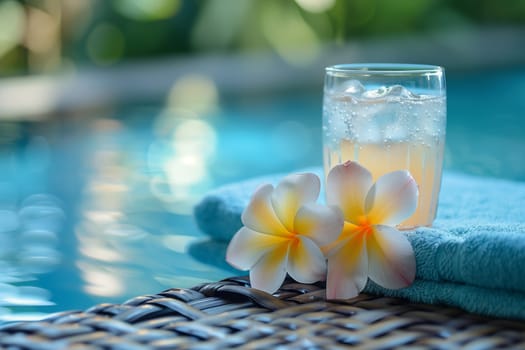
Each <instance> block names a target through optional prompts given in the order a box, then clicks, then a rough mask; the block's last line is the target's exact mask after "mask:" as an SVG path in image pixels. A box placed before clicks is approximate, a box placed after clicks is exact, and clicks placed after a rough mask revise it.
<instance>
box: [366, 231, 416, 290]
mask: <svg viewBox="0 0 525 350" xmlns="http://www.w3.org/2000/svg"><path fill="white" fill-rule="evenodd" d="M373 231H374V232H373V234H371V235H369V236H368V238H367V250H368V274H369V276H370V278H371V279H372V280H373V281H374V282H376V283H377V284H379V285H380V286H382V287H385V288H389V289H398V288H403V287H407V286H409V285H410V284H411V283H412V282H413V281H414V278H415V275H416V258H415V256H414V250H413V249H412V246H411V245H410V242H409V241H408V239H407V238H406V237H405V235H403V234H402V233H401V232H399V231H398V230H396V229H395V228H392V227H389V226H381V225H377V226H374V227H373Z"/></svg>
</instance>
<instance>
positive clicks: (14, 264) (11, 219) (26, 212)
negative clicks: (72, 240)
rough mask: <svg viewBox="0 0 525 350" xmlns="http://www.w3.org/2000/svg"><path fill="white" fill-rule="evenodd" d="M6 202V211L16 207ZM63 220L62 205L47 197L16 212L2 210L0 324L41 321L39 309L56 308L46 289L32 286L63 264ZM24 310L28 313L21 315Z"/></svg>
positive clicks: (33, 199)
mask: <svg viewBox="0 0 525 350" xmlns="http://www.w3.org/2000/svg"><path fill="white" fill-rule="evenodd" d="M3 200H4V201H3V203H2V204H3V207H13V206H15V203H16V202H11V203H10V204H8V203H6V197H3ZM64 220H65V214H64V211H63V210H62V208H61V203H60V201H59V200H58V199H57V198H55V197H53V196H51V195H48V194H36V195H31V196H29V197H27V198H26V199H24V200H23V201H22V202H21V204H20V205H19V206H18V207H17V208H14V209H0V322H1V321H9V320H11V319H14V318H16V319H36V318H40V317H42V315H43V314H42V313H41V312H39V311H38V307H39V306H48V305H52V304H53V302H52V301H51V297H52V296H51V294H50V293H49V292H48V291H47V290H46V289H43V288H40V287H37V286H33V285H32V284H33V283H34V284H38V283H37V282H38V281H36V276H37V275H39V274H44V273H49V272H51V271H52V270H53V269H54V268H55V267H56V266H57V265H58V264H59V263H60V261H61V255H60V253H59V252H58V248H57V246H58V244H59V239H58V233H59V232H60V231H61V229H62V226H63V224H64ZM21 307H23V308H24V310H29V311H24V312H21V311H19V310H18V309H19V308H21ZM14 312H16V317H15V316H14V315H15V314H14Z"/></svg>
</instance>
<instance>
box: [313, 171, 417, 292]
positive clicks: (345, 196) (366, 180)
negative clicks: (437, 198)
mask: <svg viewBox="0 0 525 350" xmlns="http://www.w3.org/2000/svg"><path fill="white" fill-rule="evenodd" d="M326 187H327V188H326V200H327V203H328V204H329V205H336V206H338V207H339V208H340V209H341V210H342V212H343V216H344V220H345V223H344V227H343V231H342V233H341V236H340V237H339V238H338V239H337V240H336V241H335V242H333V243H332V244H330V245H328V246H325V247H323V250H324V251H325V253H326V255H327V258H328V274H327V286H326V290H327V298H329V299H340V298H351V297H355V296H357V295H358V294H359V292H360V291H362V290H363V289H364V287H365V285H366V282H367V280H368V277H370V279H371V280H372V281H374V282H375V283H377V284H378V285H380V286H382V287H385V288H389V289H398V288H403V287H407V286H408V285H410V284H411V283H412V282H413V280H414V277H415V271H416V262H415V257H414V251H413V250H412V246H411V245H410V242H409V241H408V240H407V238H406V237H405V236H404V235H403V234H402V233H401V232H399V231H398V230H396V229H395V228H394V227H393V226H395V225H398V224H399V223H401V222H402V221H403V220H405V219H407V218H408V217H410V216H411V215H412V214H413V213H414V211H415V209H416V207H417V199H418V188H417V184H416V182H415V180H414V178H413V177H412V176H411V175H410V173H409V172H407V171H394V172H391V173H388V174H385V175H383V176H381V177H380V178H379V179H378V180H377V182H376V183H373V181H372V175H371V174H370V172H369V171H368V170H367V169H365V168H363V167H362V166H360V165H359V164H358V163H355V162H347V163H345V164H342V165H338V166H336V167H334V168H333V169H332V170H331V171H330V172H329V174H328V177H327V185H326Z"/></svg>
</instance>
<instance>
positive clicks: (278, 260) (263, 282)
mask: <svg viewBox="0 0 525 350" xmlns="http://www.w3.org/2000/svg"><path fill="white" fill-rule="evenodd" d="M288 248H289V243H288V242H287V243H284V244H280V245H278V246H276V247H274V249H272V250H270V251H268V252H267V253H266V254H265V255H263V256H262V257H261V258H260V259H259V261H257V263H256V264H255V265H254V266H253V267H252V269H251V270H250V284H251V286H252V287H253V288H256V289H260V290H263V291H265V292H267V293H270V294H271V293H273V292H275V291H276V290H277V289H279V287H280V286H281V284H282V283H283V281H284V279H285V278H286V267H287V260H288Z"/></svg>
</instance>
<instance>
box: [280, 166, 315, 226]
mask: <svg viewBox="0 0 525 350" xmlns="http://www.w3.org/2000/svg"><path fill="white" fill-rule="evenodd" d="M320 187H321V182H320V180H319V178H318V177H317V175H315V174H311V173H305V174H293V175H288V176H286V177H285V178H284V179H283V180H282V181H281V182H280V183H279V184H278V185H277V187H275V190H274V191H273V193H272V197H271V200H272V205H273V208H274V210H275V214H277V217H278V218H279V219H280V221H281V222H282V223H283V225H284V226H285V227H286V228H287V229H288V231H292V230H293V224H294V219H295V215H296V214H297V211H298V210H299V208H300V207H302V206H303V205H304V204H307V203H314V202H315V201H316V200H317V197H319V191H320Z"/></svg>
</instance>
